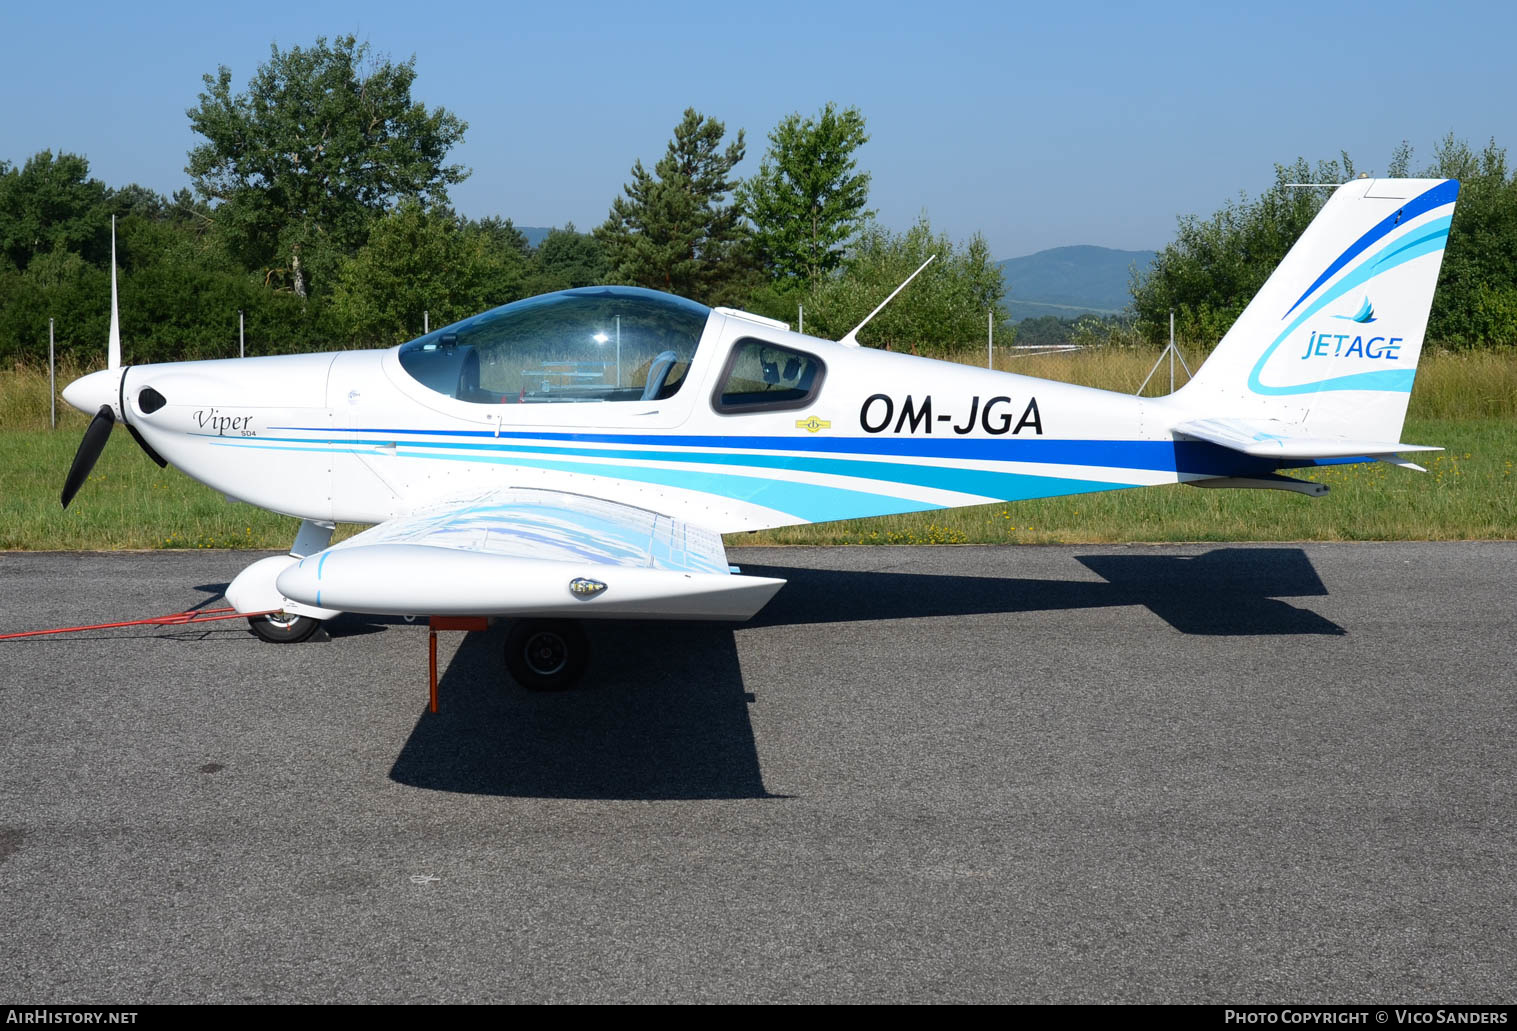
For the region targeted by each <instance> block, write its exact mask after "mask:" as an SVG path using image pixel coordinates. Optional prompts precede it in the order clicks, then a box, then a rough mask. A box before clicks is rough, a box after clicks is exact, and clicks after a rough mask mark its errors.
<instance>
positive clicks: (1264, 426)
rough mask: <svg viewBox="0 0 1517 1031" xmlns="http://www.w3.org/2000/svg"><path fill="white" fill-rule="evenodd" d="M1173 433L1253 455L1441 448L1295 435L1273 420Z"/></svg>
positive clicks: (1381, 453)
mask: <svg viewBox="0 0 1517 1031" xmlns="http://www.w3.org/2000/svg"><path fill="white" fill-rule="evenodd" d="M1174 432H1175V433H1178V434H1181V435H1183V436H1186V437H1193V438H1195V439H1196V440H1205V441H1208V442H1210V443H1212V444H1217V445H1220V446H1222V447H1225V448H1230V449H1231V450H1233V451H1240V452H1242V453H1243V454H1245V455H1251V456H1253V457H1255V458H1279V459H1313V458H1360V457H1364V458H1381V457H1385V456H1391V455H1396V454H1400V453H1402V452H1404V451H1442V450H1443V448H1441V447H1426V446H1423V445H1420V444H1401V443H1397V442H1394V441H1383V440H1345V439H1342V438H1337V437H1304V436H1299V435H1297V432H1296V428H1295V427H1293V426H1291V425H1289V424H1287V423H1283V422H1277V421H1275V420H1273V419H1195V420H1192V421H1190V422H1182V423H1180V424H1179V425H1178V426H1175V427H1174Z"/></svg>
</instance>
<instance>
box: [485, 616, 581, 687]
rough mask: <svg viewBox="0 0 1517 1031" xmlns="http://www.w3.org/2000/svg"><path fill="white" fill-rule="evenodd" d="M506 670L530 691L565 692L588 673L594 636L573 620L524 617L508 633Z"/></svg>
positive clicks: (512, 625)
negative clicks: (591, 641)
mask: <svg viewBox="0 0 1517 1031" xmlns="http://www.w3.org/2000/svg"><path fill="white" fill-rule="evenodd" d="M505 658H506V669H507V670H508V671H510V673H511V676H512V678H514V679H515V680H516V682H517V683H518V684H520V685H521V686H522V687H525V688H527V689H528V690H529V691H563V690H566V689H567V688H570V687H573V686H574V684H575V683H577V682H578V681H579V678H580V677H582V676H584V674H585V668H586V667H587V666H588V665H589V664H590V639H589V637H587V636H586V634H585V631H584V628H583V627H581V626H580V625H579V624H578V623H576V622H574V621H573V620H569V619H523V620H519V621H517V622H515V623H513V624H511V628H510V629H509V630H508V631H507V632H506V652H505Z"/></svg>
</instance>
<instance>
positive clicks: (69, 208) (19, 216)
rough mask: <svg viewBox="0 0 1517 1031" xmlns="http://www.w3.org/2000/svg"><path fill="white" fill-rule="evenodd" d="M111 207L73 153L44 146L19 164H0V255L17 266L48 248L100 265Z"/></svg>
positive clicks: (107, 244) (107, 245) (106, 254)
mask: <svg viewBox="0 0 1517 1031" xmlns="http://www.w3.org/2000/svg"><path fill="white" fill-rule="evenodd" d="M112 211H113V208H112V205H111V191H110V190H109V189H108V188H107V187H106V185H105V183H103V182H101V181H100V180H99V179H94V178H91V177H90V163H89V161H88V160H86V159H85V158H83V157H80V156H79V155H78V154H58V155H54V154H53V152H52V151H50V150H44V151H42V152H40V153H38V154H34V155H32V156H31V157H29V158H27V160H26V163H25V164H23V165H22V166H21V167H20V168H16V167H14V166H13V165H11V164H10V163H9V162H0V254H3V255H4V256H5V257H6V258H8V259H10V262H11V263H12V264H13V265H15V266H16V268H17V269H20V270H22V271H25V269H26V267H27V266H28V265H29V264H31V261H32V259H33V258H34V257H36V256H37V255H39V254H47V253H49V252H52V251H58V252H68V253H73V254H78V255H79V256H80V257H81V258H83V259H84V260H85V261H86V262H89V263H90V264H99V265H101V266H104V265H105V264H106V263H107V262H108V261H109V260H110V253H111V214H112Z"/></svg>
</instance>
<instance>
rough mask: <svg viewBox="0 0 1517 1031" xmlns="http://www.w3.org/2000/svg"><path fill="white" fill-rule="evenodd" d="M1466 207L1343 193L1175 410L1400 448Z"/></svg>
mask: <svg viewBox="0 0 1517 1031" xmlns="http://www.w3.org/2000/svg"><path fill="white" fill-rule="evenodd" d="M1458 195H1459V183H1458V181H1457V180H1454V179H1356V180H1354V181H1352V182H1348V183H1345V184H1344V185H1342V186H1340V187H1338V189H1337V190H1336V191H1334V193H1333V195H1332V196H1331V197H1330V198H1328V201H1327V203H1326V204H1325V205H1323V207H1322V210H1321V211H1320V212H1318V214H1317V217H1316V218H1315V219H1314V220H1313V221H1312V224H1311V225H1310V226H1308V227H1307V229H1306V232H1304V233H1302V234H1301V238H1300V239H1299V240H1297V241H1296V245H1295V246H1294V247H1292V248H1291V250H1290V253H1288V254H1287V255H1286V256H1285V259H1284V260H1283V261H1281V262H1280V265H1279V267H1278V268H1276V269H1275V271H1274V273H1273V274H1272V275H1271V276H1270V277H1269V279H1268V280H1267V281H1266V282H1265V284H1264V286H1263V287H1262V288H1261V289H1260V290H1259V293H1258V294H1257V295H1256V296H1255V297H1254V299H1253V300H1252V301H1251V302H1250V303H1249V305H1248V307H1247V308H1245V309H1244V311H1243V314H1242V315H1240V316H1238V321H1237V322H1235V323H1233V326H1232V328H1231V329H1229V330H1228V332H1227V335H1226V336H1224V337H1223V338H1222V342H1221V343H1219V344H1218V345H1217V349H1216V350H1215V351H1213V352H1212V355H1211V357H1209V358H1208V359H1207V360H1206V362H1205V364H1204V365H1202V366H1201V368H1200V369H1198V370H1197V371H1196V377H1195V379H1194V380H1192V381H1191V382H1190V383H1188V384H1186V385H1185V387H1184V388H1183V389H1182V390H1180V391H1179V392H1178V393H1177V394H1175V395H1173V403H1174V404H1175V405H1176V406H1177V407H1181V408H1183V409H1185V410H1187V411H1188V412H1191V413H1193V414H1196V415H1205V416H1230V417H1235V418H1241V419H1268V420H1273V421H1276V422H1281V423H1285V424H1287V425H1289V426H1291V427H1293V428H1295V429H1296V430H1298V431H1299V432H1300V433H1301V434H1302V435H1305V436H1311V437H1328V438H1331V437H1338V438H1348V439H1357V440H1384V441H1395V440H1400V439H1401V424H1402V422H1403V420H1404V419H1405V417H1406V405H1407V400H1408V399H1409V397H1410V396H1411V391H1412V381H1413V380H1414V379H1415V377H1416V374H1417V359H1418V357H1419V356H1420V354H1421V352H1422V339H1423V334H1424V333H1425V332H1426V330H1427V319H1428V312H1429V310H1430V309H1431V307H1432V303H1433V289H1434V287H1436V286H1437V283H1438V269H1439V266H1440V265H1441V264H1442V261H1443V250H1444V245H1445V244H1446V243H1447V242H1448V234H1449V225H1450V223H1451V221H1452V218H1453V214H1454V201H1455V199H1456V198H1457V197H1458Z"/></svg>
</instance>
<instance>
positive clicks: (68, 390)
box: [63, 369, 123, 415]
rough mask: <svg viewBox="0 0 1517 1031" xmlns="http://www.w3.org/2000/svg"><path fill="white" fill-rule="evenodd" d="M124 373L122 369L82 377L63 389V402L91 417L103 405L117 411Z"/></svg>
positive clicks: (106, 370)
mask: <svg viewBox="0 0 1517 1031" xmlns="http://www.w3.org/2000/svg"><path fill="white" fill-rule="evenodd" d="M122 372H123V371H122V370H121V369H101V370H100V371H99V372H92V373H90V374H89V375H88V376H80V377H79V378H78V379H76V380H74V382H72V383H70V384H69V385H68V386H66V387H64V388H63V400H65V401H67V402H68V403H69V404H71V405H73V406H74V407H75V408H77V409H79V410H80V411H81V412H85V413H88V414H90V415H93V414H94V413H96V412H98V411H99V410H100V408H101V406H102V405H110V407H111V410H112V411H115V409H116V408H117V403H118V402H119V401H120V397H121V376H122ZM118 414H119V413H118Z"/></svg>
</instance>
